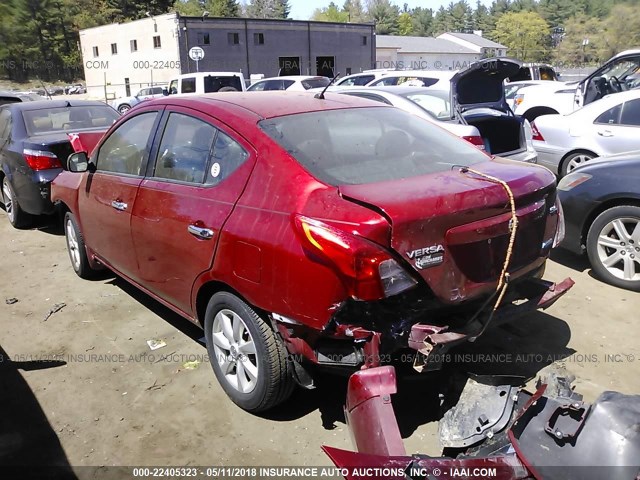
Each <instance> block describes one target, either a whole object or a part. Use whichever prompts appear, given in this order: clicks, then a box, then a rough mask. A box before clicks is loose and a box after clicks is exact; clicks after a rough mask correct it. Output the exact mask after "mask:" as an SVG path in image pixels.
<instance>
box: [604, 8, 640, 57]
mask: <svg viewBox="0 0 640 480" xmlns="http://www.w3.org/2000/svg"><path fill="white" fill-rule="evenodd" d="M638 45H640V10H639V9H638V7H637V6H632V5H625V4H620V5H616V6H615V7H613V9H611V13H610V14H609V16H608V17H607V18H606V19H605V20H604V32H603V34H602V46H601V47H600V59H601V60H607V59H609V58H611V57H612V56H613V55H615V54H616V53H619V52H621V51H623V50H627V49H630V48H637V47H638Z"/></svg>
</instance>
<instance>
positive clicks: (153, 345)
mask: <svg viewBox="0 0 640 480" xmlns="http://www.w3.org/2000/svg"><path fill="white" fill-rule="evenodd" d="M147 345H149V348H150V349H151V350H158V349H159V348H162V347H166V346H167V344H166V342H165V341H164V340H155V339H151V340H147Z"/></svg>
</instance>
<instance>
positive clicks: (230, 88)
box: [218, 87, 238, 92]
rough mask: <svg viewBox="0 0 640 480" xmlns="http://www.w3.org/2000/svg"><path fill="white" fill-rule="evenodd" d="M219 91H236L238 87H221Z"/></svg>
mask: <svg viewBox="0 0 640 480" xmlns="http://www.w3.org/2000/svg"><path fill="white" fill-rule="evenodd" d="M218 91H219V92H237V91H238V89H237V88H234V87H222V88H221V89H220V90H218Z"/></svg>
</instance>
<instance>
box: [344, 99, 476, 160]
mask: <svg viewBox="0 0 640 480" xmlns="http://www.w3.org/2000/svg"><path fill="white" fill-rule="evenodd" d="M333 92H334V93H340V94H343V95H352V96H354V97H361V98H366V99H368V100H374V101H376V102H380V103H385V104H387V105H393V106H394V107H397V108H400V109H401V110H404V111H405V112H409V113H412V114H414V115H416V116H418V117H420V118H424V119H425V120H427V121H429V122H431V123H433V124H435V125H438V126H439V127H441V128H444V129H445V130H448V131H449V132H451V133H453V134H454V135H457V136H458V137H461V138H463V139H465V140H467V141H468V142H470V143H472V144H474V145H475V146H477V147H479V148H481V149H482V150H484V141H483V140H482V137H481V136H480V132H479V131H478V129H477V128H476V127H473V126H471V125H461V124H460V123H458V122H457V121H456V120H454V119H453V118H452V116H451V109H450V99H449V92H446V91H443V90H433V89H426V88H419V87H418V88H416V87H364V88H343V89H333Z"/></svg>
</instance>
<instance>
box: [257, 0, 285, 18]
mask: <svg viewBox="0 0 640 480" xmlns="http://www.w3.org/2000/svg"><path fill="white" fill-rule="evenodd" d="M290 12H291V7H290V6H289V0H251V1H250V2H249V4H247V12H246V13H247V16H248V17H251V18H275V19H286V18H289V13H290Z"/></svg>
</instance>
